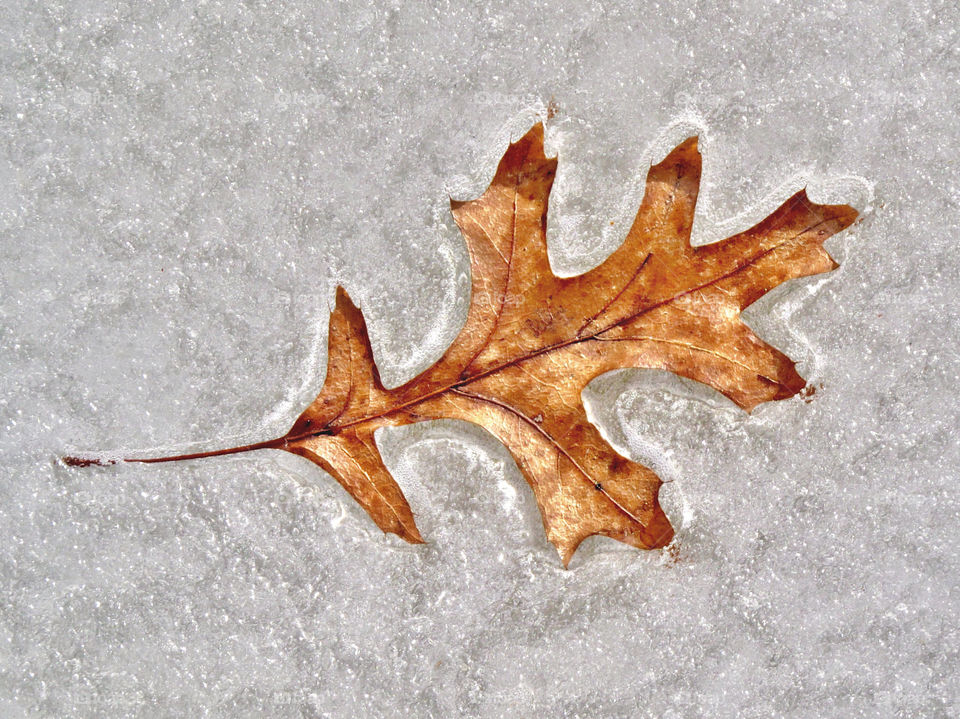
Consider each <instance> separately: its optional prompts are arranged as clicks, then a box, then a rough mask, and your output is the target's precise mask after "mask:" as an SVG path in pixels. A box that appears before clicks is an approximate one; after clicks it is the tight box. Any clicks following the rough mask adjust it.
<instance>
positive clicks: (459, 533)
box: [0, 0, 960, 718]
mask: <svg viewBox="0 0 960 719" xmlns="http://www.w3.org/2000/svg"><path fill="white" fill-rule="evenodd" d="M958 27H960V11H958V6H957V4H956V3H955V2H936V3H929V2H919V3H897V2H888V3H880V4H875V3H806V2H780V3H765V2H753V3H747V4H746V5H745V6H741V7H740V8H739V9H734V8H733V6H732V4H728V3H716V4H714V3H709V2H697V3H683V2H679V3H673V2H662V3H646V4H639V5H632V6H624V5H616V4H614V3H608V2H588V3H574V2H572V1H569V0H563V1H561V2H550V3H546V2H544V3H538V2H524V3H518V4H516V5H514V6H506V5H502V4H500V3H496V2H483V3H477V4H475V5H473V6H471V7H468V8H461V7H457V6H455V5H453V4H450V5H447V4H439V5H436V6H433V7H427V6H425V5H422V4H419V3H417V4H414V3H410V4H409V5H399V4H396V3H392V2H389V0H388V1H387V2H382V3H378V4H377V5H376V6H368V5H365V4H364V5H361V4H359V3H358V4H351V5H348V4H342V5H335V4H333V3H318V2H312V1H307V0H299V1H297V2H291V3H266V2H255V1H251V2H246V3H236V4H234V3H220V2H213V1H206V0H192V1H190V0H188V2H186V3H182V4H181V3H176V2H156V3H138V4H133V5H130V4H127V3H124V2H96V1H93V2H70V3H64V2H44V3H37V2H12V1H8V2H5V3H3V8H2V10H0V36H2V46H0V48H2V55H0V58H2V60H0V62H2V78H0V97H2V109H0V140H2V144H0V147H2V154H0V158H2V159H0V181H2V191H0V228H2V229H0V231H2V242H0V363H2V368H3V372H2V377H0V427H2V433H0V462H2V464H0V466H2V469H3V473H2V481H0V538H2V548H0V716H3V717H20V716H27V715H32V714H39V715H41V716H51V717H70V716H78V717H93V716H97V717H100V716H106V717H120V716H142V717H186V716H189V717H202V716H212V717H246V716H277V717H288V716H298V717H314V716H316V717H327V716H330V717H341V716H344V717H349V716H363V717H394V716H412V717H454V716H465V717H501V716H503V717H516V716H543V717H699V716H705V717H764V718H767V717H780V716H783V717H797V718H807V717H821V716H822V717H874V716H876V717H953V716H957V715H958V713H960V708H958V693H960V680H958V677H960V672H958V646H960V636H958V628H957V627H958V614H960V611H958V610H960V587H958V583H960V582H958V577H960V566H958V547H960V541H958V531H957V527H958V492H957V488H958V480H957V469H958V465H960V452H958V443H957V439H956V432H957V429H958V407H960V396H958V394H960V390H958V386H960V385H958V375H960V357H958V352H957V337H958V329H960V327H958V325H960V323H958V317H957V301H958V297H960V262H958V256H960V255H958V248H957V241H958V237H960V232H958V230H960V227H958V225H960V222H958V217H960V207H958V198H960V161H958V157H960V147H958V145H960V142H958V140H960V127H958V120H957V118H958V114H960V99H958V98H960V49H958V40H960V38H958V29H957V28H958ZM551 99H553V100H554V101H555V103H556V105H557V106H558V107H559V114H558V115H557V116H556V117H554V118H553V119H551V120H550V121H549V122H548V125H547V141H548V146H549V148H550V149H551V150H553V151H555V152H559V155H560V169H559V175H558V179H557V185H556V188H555V193H554V196H553V198H552V201H551V218H550V219H551V227H550V235H549V239H550V243H551V247H550V251H551V257H552V260H553V262H554V264H555V267H556V268H557V270H558V271H560V272H563V273H566V274H571V273H574V272H577V271H581V270H584V269H587V268H589V267H591V266H593V265H595V264H597V263H598V262H600V261H601V260H602V259H603V258H604V257H605V256H606V254H607V253H609V252H610V251H611V250H613V249H614V247H616V246H617V245H618V244H619V242H620V241H621V239H622V237H623V234H624V232H625V231H626V228H627V226H628V224H629V221H630V219H631V216H632V214H633V212H634V211H635V209H636V205H637V203H638V200H639V192H640V189H641V183H642V179H643V176H644V174H645V172H646V168H647V166H648V165H649V163H650V162H651V161H653V160H657V159H659V157H662V156H663V154H664V153H665V152H666V151H667V150H668V149H669V147H670V146H671V144H672V143H673V142H676V141H677V140H680V139H682V138H683V137H684V136H686V135H687V134H689V133H690V132H699V133H700V135H701V138H702V147H703V151H704V160H705V171H704V172H705V175H704V185H703V192H702V200H701V203H700V208H699V213H700V214H699V216H698V218H697V225H696V230H695V232H696V241H697V242H708V241H712V240H716V239H719V238H720V237H722V236H724V235H725V234H727V233H730V232H733V231H735V230H737V229H740V228H742V227H744V226H746V225H748V224H749V223H751V222H752V221H754V220H756V219H758V218H760V217H762V216H763V215H765V214H766V213H767V212H769V211H770V210H772V209H773V208H774V207H776V206H777V204H778V203H779V202H780V201H781V200H783V199H784V198H785V197H787V196H789V194H791V193H792V192H793V191H795V190H797V189H799V188H800V187H802V186H803V185H805V184H808V185H809V188H810V193H811V196H812V197H813V199H815V200H820V201H827V200H829V201H848V202H851V203H852V204H854V205H856V206H857V207H859V208H860V209H862V210H863V211H864V216H865V219H864V221H863V223H862V224H860V225H859V226H858V227H856V228H855V229H854V230H852V231H849V232H847V233H845V234H843V235H842V236H840V237H838V238H836V239H834V240H831V241H830V243H829V247H830V248H831V250H832V251H833V252H834V253H835V254H836V255H837V257H838V258H839V259H841V260H842V262H843V266H842V268H841V269H840V270H839V271H838V272H836V273H834V274H832V275H831V276H830V277H829V278H827V279H819V278H817V279H811V280H805V281H799V282H795V283H791V284H790V285H789V286H788V287H785V288H782V289H781V290H778V291H776V292H774V293H772V294H771V295H770V296H768V297H767V298H765V299H764V300H763V301H761V302H759V303H758V304H757V305H756V306H755V307H754V308H751V310H750V311H749V319H750V322H751V324H752V325H753V326H754V327H755V328H756V329H757V331H758V332H759V333H760V334H761V335H762V336H763V337H765V338H767V339H768V340H770V341H771V342H773V343H774V344H776V345H777V346H778V347H780V348H782V349H784V350H785V351H787V352H788V353H789V354H791V356H793V357H794V358H797V359H798V360H799V361H800V362H801V365H800V368H801V370H802V371H803V372H804V373H806V375H807V376H809V377H810V378H811V381H812V382H813V383H815V385H816V386H817V387H818V391H817V393H816V395H815V396H814V397H813V401H812V402H810V403H805V402H804V401H802V400H800V399H795V400H791V401H786V402H780V403H775V404H772V405H769V406H764V407H761V408H760V409H758V410H756V411H755V412H754V413H753V415H747V414H745V413H743V412H741V411H739V410H737V409H736V408H735V407H734V406H733V405H732V404H731V403H729V402H728V401H726V400H724V399H723V398H721V397H719V395H717V394H715V393H713V392H712V391H710V390H707V389H704V388H702V387H699V386H695V385H692V384H691V383H689V382H681V381H680V380H678V379H676V378H673V377H670V376H667V375H663V374H659V373H653V372H638V371H625V372H619V373H614V374H612V375H609V376H607V377H604V378H601V379H600V380H598V381H597V382H595V383H594V384H593V385H592V386H591V387H590V389H589V391H588V393H587V395H588V397H587V399H588V402H589V406H590V411H591V415H592V416H593V417H594V418H596V421H597V422H598V423H599V424H600V425H601V426H602V428H603V431H604V432H605V434H606V435H607V436H608V437H610V439H611V441H613V442H614V443H615V444H617V445H618V446H620V447H623V448H624V450H625V451H627V452H629V453H630V455H631V456H633V457H635V458H637V459H645V460H648V461H650V462H651V464H652V466H654V467H656V469H657V470H658V471H660V472H661V473H662V474H663V475H664V477H665V478H668V479H669V480H671V481H670V482H669V484H667V485H666V486H665V488H664V492H663V495H664V503H665V505H666V507H667V510H668V512H669V514H670V515H671V517H672V518H673V520H674V522H675V524H676V525H677V527H678V530H679V532H678V537H677V542H676V545H675V546H674V547H672V548H671V549H670V550H668V551H664V552H648V553H641V552H637V551H635V550H633V549H630V548H629V547H626V546H624V545H620V544H617V543H615V542H612V541H608V540H601V539H591V540H588V541H587V542H586V543H585V545H584V546H583V547H582V548H581V550H580V551H579V553H578V554H577V556H576V557H575V559H574V562H573V564H572V565H571V569H570V570H569V571H564V570H563V569H561V568H560V563H559V561H558V559H557V556H556V553H555V552H554V551H553V549H552V547H551V546H550V545H549V544H548V543H547V541H546V540H545V538H544V535H543V531H542V528H541V526H540V519H539V517H538V514H537V511H536V507H535V504H534V502H533V498H532V495H531V493H530V491H529V489H528V487H527V486H526V485H525V483H524V482H523V480H522V478H521V476H520V474H519V472H518V470H517V468H516V466H515V465H514V463H513V461H512V459H511V458H510V456H509V455H508V453H507V452H506V451H505V450H504V449H503V448H502V447H501V446H500V445H498V444H497V443H496V442H495V441H494V440H493V439H492V438H491V437H490V436H488V435H487V434H485V433H484V432H483V431H481V430H479V429H477V428H474V427H471V426H468V425H465V424H459V423H454V422H438V423H434V424H429V425H421V426H417V427H410V428H402V429H397V430H390V431H384V432H382V434H381V435H380V442H381V446H382V448H383V454H384V456H385V458H386V461H387V464H388V465H389V467H390V468H391V470H393V471H394V473H395V474H396V476H397V478H398V480H399V482H400V484H401V485H402V486H403V489H404V491H405V492H406V493H407V497H408V499H409V500H410V502H411V504H412V506H413V508H414V511H415V513H416V517H417V521H418V523H419V526H420V528H421V530H422V531H423V533H424V536H425V537H426V538H427V539H428V540H429V544H427V545H425V546H422V547H411V546H408V545H405V544H403V543H402V542H401V541H399V540H397V539H396V538H395V537H392V536H390V537H387V536H384V535H382V534H381V533H380V532H379V530H377V529H376V527H375V526H374V525H373V524H372V523H371V522H370V521H369V520H368V519H367V517H366V516H365V515H364V514H363V513H362V511H361V510H360V509H359V508H358V507H357V506H356V505H355V504H354V503H353V502H352V501H350V500H349V498H348V497H347V496H346V494H345V493H344V492H343V491H342V490H341V489H340V488H339V487H338V486H337V485H336V484H335V483H334V482H333V481H332V480H331V479H330V478H329V477H328V476H326V475H325V474H324V473H322V472H321V471H320V470H318V469H316V468H315V467H313V466H311V465H309V464H308V463H307V462H305V461H303V460H302V459H300V458H297V457H293V456H286V455H284V454H282V453H280V452H260V453H256V454H249V455H241V456H237V457H224V458H219V459H211V460H205V461H198V462H193V463H187V464H173V465H161V466H122V467H112V468H107V469H86V470H78V469H72V468H68V467H65V466H62V465H60V464H58V462H57V457H58V456H59V455H61V454H63V453H67V452H78V451H88V450H114V451H124V452H127V451H134V450H140V451H145V452H146V451H150V452H163V451H170V450H180V451H187V450H188V449H190V448H213V447H219V446H227V445H230V444H235V443H243V442H249V441H256V440H260V439H266V438H269V437H273V436H276V435H277V434H279V433H282V432H283V431H285V430H286V428H287V426H288V425H289V424H291V423H292V420H293V419H294V417H295V416H296V414H297V413H298V411H299V410H300V409H301V408H302V407H303V406H305V405H306V403H307V402H308V401H309V400H310V399H311V398H312V397H313V395H314V394H315V392H316V391H317V389H318V388H319V385H320V383H321V381H322V378H323V374H324V367H325V362H326V360H325V343H326V339H325V333H326V321H327V312H328V309H329V307H330V305H331V302H332V298H333V292H334V287H335V286H336V284H337V283H338V282H339V283H343V284H344V285H345V286H346V287H347V288H348V289H349V291H350V292H351V294H352V296H353V297H354V299H355V300H357V301H358V303H359V304H360V305H361V306H362V308H363V310H364V312H365V313H366V316H367V319H368V323H369V326H370V329H371V332H372V336H373V343H374V347H375V353H376V356H377V359H378V361H379V363H380V367H381V370H382V373H383V376H384V378H385V380H386V381H387V382H388V383H389V384H391V385H392V384H397V383H400V382H401V381H403V380H405V379H408V378H409V377H411V376H412V375H413V374H414V373H416V372H417V371H419V370H420V369H423V368H424V367H426V366H427V365H429V364H430V363H431V362H432V361H433V360H434V359H436V358H437V357H438V356H439V355H440V353H441V352H442V351H443V349H444V348H445V347H446V345H447V343H449V341H450V340H451V339H452V338H453V337H454V335H455V334H456V332H457V330H458V329H459V325H460V323H461V322H462V321H463V319H464V317H465V313H466V302H467V288H468V278H467V272H468V265H467V261H466V250H465V247H464V245H463V242H462V240H461V239H460V238H459V236H458V234H457V232H456V231H455V228H454V225H453V223H452V221H451V219H450V217H449V214H448V211H447V197H448V195H452V196H454V197H456V198H460V199H464V198H468V197H470V196H473V195H476V194H477V193H479V192H480V191H482V189H483V188H484V186H485V185H486V183H487V182H488V181H489V178H490V176H491V174H492V172H493V168H494V167H495V164H496V161H497V159H498V158H499V156H500V154H501V153H502V151H503V149H504V148H505V146H506V144H507V142H508V141H509V139H510V137H515V136H517V135H518V134H519V133H522V132H523V131H524V130H525V129H526V128H527V127H529V125H530V124H531V123H532V122H533V121H534V119H535V118H536V117H538V116H540V117H542V116H544V115H545V114H546V108H547V105H548V103H549V102H550V100H551ZM611 223H612V224H611Z"/></svg>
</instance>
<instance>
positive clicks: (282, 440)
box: [61, 437, 287, 467]
mask: <svg viewBox="0 0 960 719" xmlns="http://www.w3.org/2000/svg"><path fill="white" fill-rule="evenodd" d="M286 443H287V438H286V437H278V438H277V439H268V440H266V441H264V442H254V443H253V444H242V445H240V446H238V447H227V448H226V449H213V450H209V451H207V452H191V453H189V454H175V455H169V456H166V457H123V458H121V459H105V458H99V457H62V458H61V461H62V462H63V463H64V464H66V465H69V466H70V467H106V466H109V465H111V464H120V463H121V462H125V463H139V464H157V463H159V462H181V461H184V460H188V459H203V458H205V457H221V456H223V455H225V454H240V453H241V452H252V451H254V450H256V449H280V448H282V447H283V446H284V445H285V444H286Z"/></svg>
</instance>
